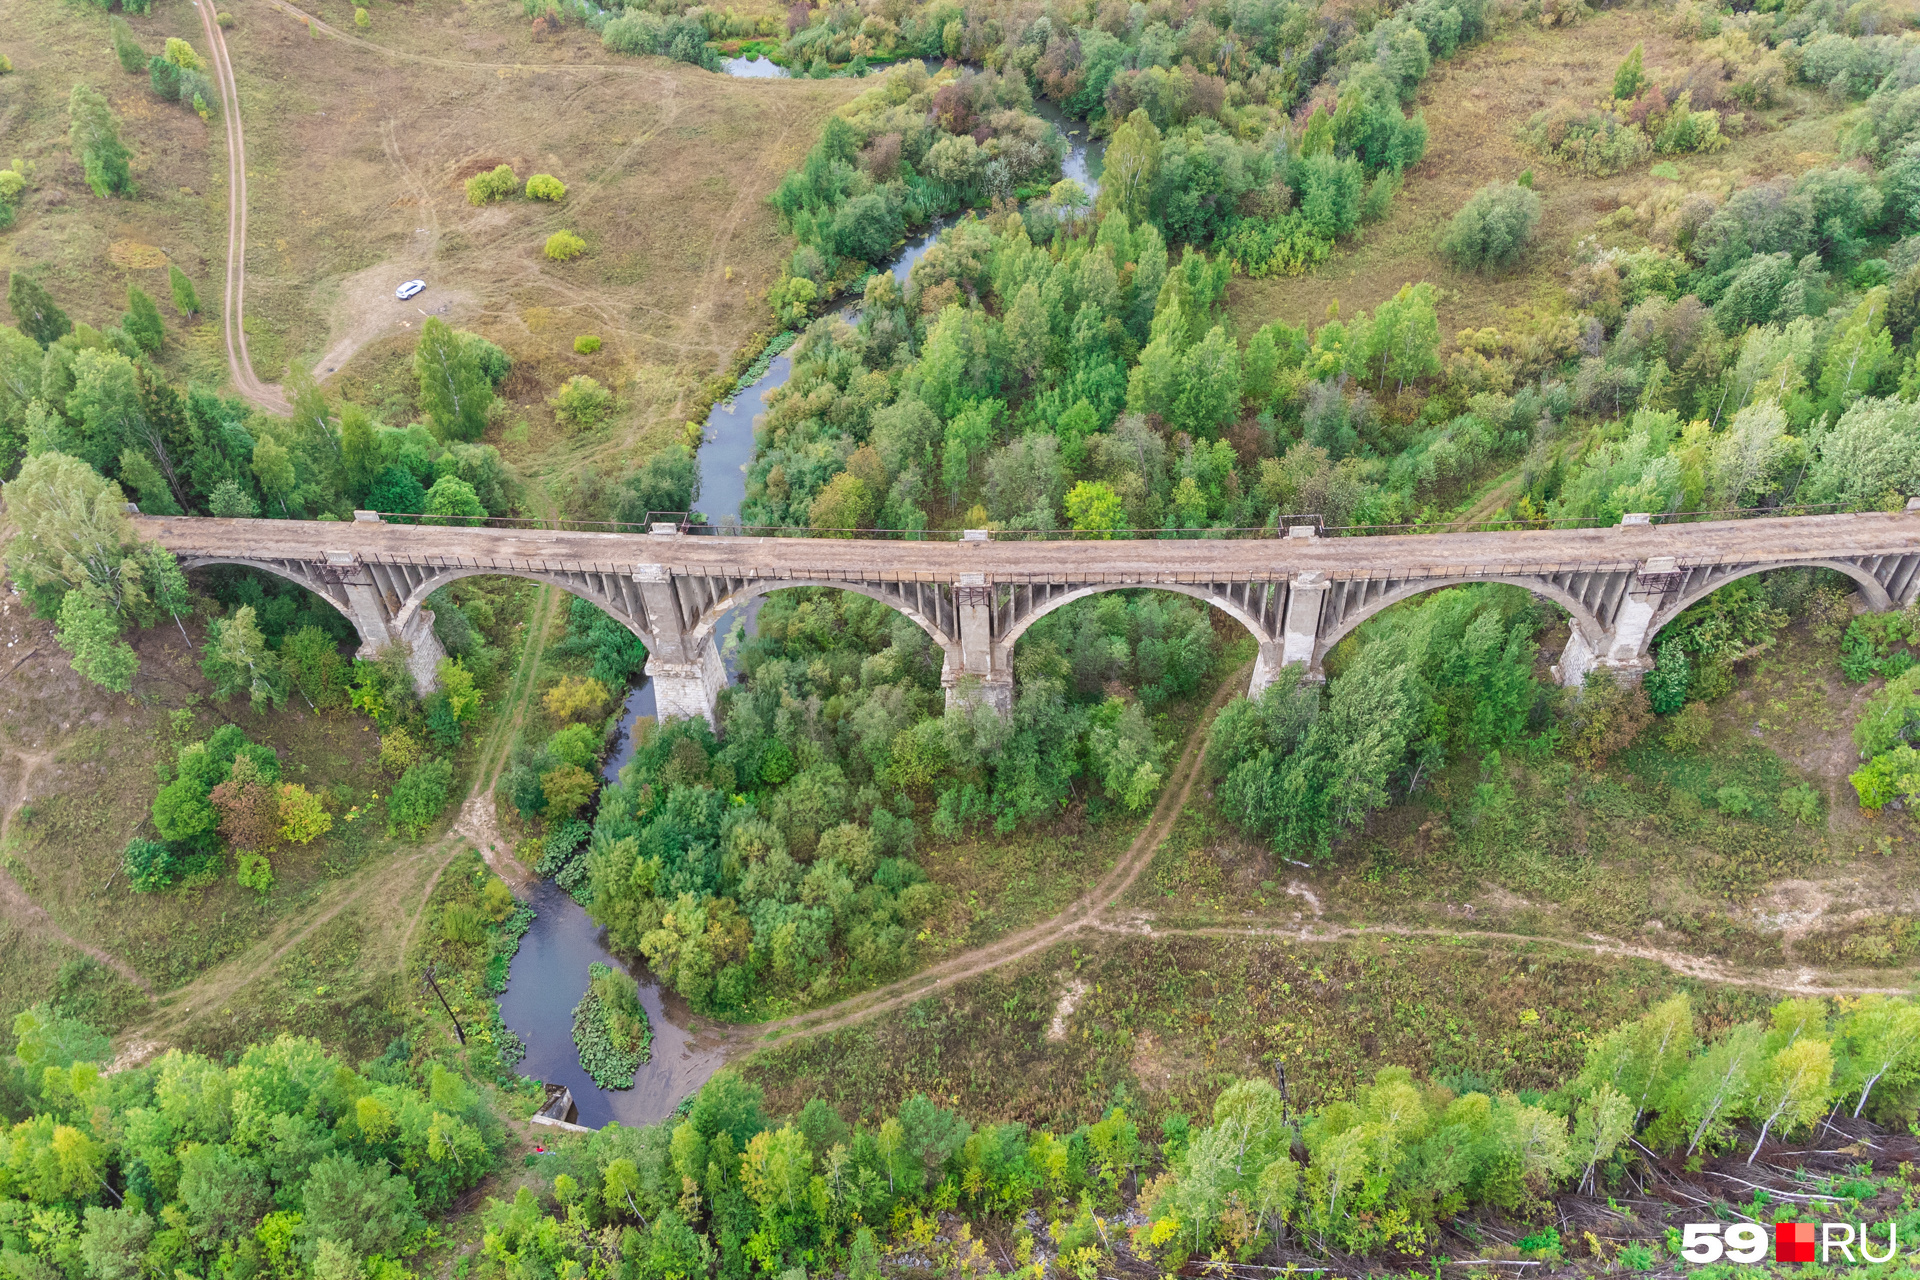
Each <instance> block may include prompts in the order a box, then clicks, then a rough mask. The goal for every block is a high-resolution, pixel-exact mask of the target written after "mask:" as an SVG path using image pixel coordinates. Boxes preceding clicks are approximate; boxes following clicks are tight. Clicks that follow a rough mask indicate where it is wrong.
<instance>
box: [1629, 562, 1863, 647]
mask: <svg viewBox="0 0 1920 1280" xmlns="http://www.w3.org/2000/svg"><path fill="white" fill-rule="evenodd" d="M1776 569H1832V570H1835V571H1836V572H1839V573H1844V574H1846V575H1847V576H1848V577H1849V578H1852V579H1853V581H1854V583H1855V584H1856V585H1857V586H1858V587H1859V588H1860V595H1861V596H1862V598H1864V599H1865V600H1866V602H1867V605H1868V607H1869V608H1871V609H1872V610H1873V611H1874V612H1875V613H1884V612H1885V611H1887V610H1888V609H1891V608H1893V607H1895V605H1896V604H1897V603H1898V602H1897V601H1895V600H1894V598H1893V597H1892V596H1891V595H1890V594H1889V593H1888V592H1887V589H1886V587H1885V586H1883V585H1882V584H1881V582H1880V580H1879V579H1878V578H1875V577H1874V576H1873V575H1872V574H1871V573H1869V572H1868V571H1867V570H1865V569H1863V568H1861V567H1860V566H1859V565H1857V564H1851V563H1849V562H1848V561H1845V560H1781V561H1778V562H1774V563H1769V564H1753V565H1736V566H1733V567H1731V568H1730V569H1729V570H1728V571H1727V572H1726V573H1724V574H1722V575H1720V576H1719V577H1709V579H1708V581H1707V582H1706V583H1705V585H1703V586H1700V587H1696V588H1695V589H1694V590H1692V591H1689V592H1683V593H1682V594H1681V596H1680V598H1679V599H1678V600H1675V601H1674V602H1673V603H1672V604H1669V605H1663V606H1662V607H1661V609H1660V612H1659V613H1658V614H1657V615H1656V616H1655V617H1654V620H1653V623H1652V625H1650V626H1649V627H1648V628H1647V634H1646V637H1645V638H1644V639H1643V640H1642V641H1641V642H1640V651H1639V653H1638V654H1636V655H1635V656H1636V657H1645V656H1646V655H1647V654H1649V653H1651V652H1652V651H1653V641H1654V637H1655V636H1657V635H1659V634H1660V632H1661V631H1662V630H1664V629H1665V628H1666V627H1667V625H1668V624H1670V623H1672V622H1673V621H1674V620H1675V619H1677V618H1678V617H1679V616H1680V615H1681V614H1683V613H1685V612H1686V611H1687V610H1689V609H1691V608H1692V607H1693V606H1694V605H1696V604H1699V603H1700V602H1701V601H1702V600H1705V599H1706V598H1707V597H1708V596H1710V595H1712V594H1713V593H1714V592H1716V591H1718V590H1719V589H1720V588H1722V587H1724V586H1728V585H1730V584H1732V583H1735V582H1738V581H1740V579H1742V578H1750V577H1752V576H1753V575H1754V574H1756V573H1772V572H1774V571H1775V570H1776Z"/></svg>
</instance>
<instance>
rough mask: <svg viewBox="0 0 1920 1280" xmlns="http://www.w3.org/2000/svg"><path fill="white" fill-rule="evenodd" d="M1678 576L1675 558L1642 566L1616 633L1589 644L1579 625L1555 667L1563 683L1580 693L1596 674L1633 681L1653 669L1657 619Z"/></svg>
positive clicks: (1615, 617) (1630, 587)
mask: <svg viewBox="0 0 1920 1280" xmlns="http://www.w3.org/2000/svg"><path fill="white" fill-rule="evenodd" d="M1674 572H1675V571H1674V562H1673V559H1672V558H1671V557H1659V558H1656V559H1652V560H1649V561H1647V562H1646V563H1645V564H1643V565H1641V566H1640V567H1639V569H1638V570H1637V571H1635V573H1634V576H1633V578H1632V580H1631V581H1630V582H1629V583H1628V584H1627V594H1626V596H1625V597H1624V598H1623V599H1622V600H1621V601H1620V608H1619V610H1618V611H1617V612H1616V613H1615V614H1614V615H1613V627H1612V629H1611V630H1609V631H1608V632H1607V633H1606V634H1605V635H1603V636H1601V637H1600V643H1599V644H1597V645H1590V644H1588V643H1587V638H1586V637H1585V636H1583V635H1581V634H1580V628H1579V625H1578V624H1575V626H1574V628H1573V634H1572V636H1570V637H1569V638H1568V640H1567V647H1566V651H1565V652H1564V653H1562V654H1561V656H1560V661H1559V662H1558V663H1557V664H1555V666H1554V671H1555V673H1556V674H1557V675H1558V676H1559V677H1560V683H1561V684H1562V685H1564V686H1565V687H1567V688H1569V689H1577V688H1579V687H1580V686H1581V685H1582V684H1584V683H1585V682H1586V679H1587V674H1588V673H1589V672H1592V671H1611V672H1612V673H1613V675H1614V678H1615V679H1618V680H1631V681H1638V680H1639V679H1640V677H1641V676H1643V675H1645V674H1646V673H1647V671H1648V670H1649V669H1650V668H1651V667H1652V666H1653V660H1652V658H1651V657H1650V656H1649V655H1648V653H1647V648H1648V645H1649V644H1650V642H1651V641H1652V639H1653V619H1654V615H1655V614H1657V613H1658V612H1659V611H1660V605H1661V601H1662V598H1663V593H1664V592H1665V590H1666V588H1667V585H1668V581H1669V579H1671V578H1672V576H1673V575H1674Z"/></svg>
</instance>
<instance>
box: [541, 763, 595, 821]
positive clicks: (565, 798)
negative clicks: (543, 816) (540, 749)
mask: <svg viewBox="0 0 1920 1280" xmlns="http://www.w3.org/2000/svg"><path fill="white" fill-rule="evenodd" d="M597 785H598V784H597V783H595V782H594V780H593V775H592V774H590V773H588V772H587V771H586V770H585V769H582V768H581V767H580V766H579V765H577V764H563V765H561V766H560V767H559V768H557V769H552V770H549V771H548V772H546V773H544V774H542V775H541V776H540V794H541V795H542V796H543V797H544V798H545V799H546V802H547V807H546V813H547V816H548V817H559V818H571V817H572V816H573V815H574V814H576V813H578V812H580V807H581V806H582V805H584V804H586V802H587V801H589V800H591V799H592V798H593V792H594V788H595V787H596V786H597Z"/></svg>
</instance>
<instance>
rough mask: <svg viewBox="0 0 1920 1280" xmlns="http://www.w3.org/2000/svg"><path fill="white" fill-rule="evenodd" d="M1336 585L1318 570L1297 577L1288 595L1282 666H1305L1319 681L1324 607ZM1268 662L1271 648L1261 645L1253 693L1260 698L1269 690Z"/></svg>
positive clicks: (1281, 653) (1254, 676)
mask: <svg viewBox="0 0 1920 1280" xmlns="http://www.w3.org/2000/svg"><path fill="white" fill-rule="evenodd" d="M1332 585H1333V584H1332V583H1330V582H1328V581H1327V579H1326V575H1325V574H1322V573H1321V572H1320V571H1319V570H1318V569H1309V570H1307V571H1306V572H1305V573H1301V574H1297V575H1295V577H1294V579H1293V582H1292V584H1291V585H1290V586H1289V588H1288V591H1287V620H1286V625H1285V628H1284V629H1283V630H1282V632H1281V634H1280V655H1279V665H1280V666H1282V667H1290V666H1292V665H1293V664H1294V663H1296V662H1304V663H1306V665H1307V674H1308V675H1310V676H1313V677H1314V678H1315V679H1318V678H1319V677H1320V674H1321V672H1320V659H1319V655H1318V653H1317V650H1318V649H1319V647H1320V615H1321V613H1322V609H1321V606H1322V605H1323V604H1324V603H1325V602H1326V599H1327V591H1328V589H1329V588H1330V587H1331V586H1332ZM1266 661H1267V646H1265V645H1261V646H1260V664H1259V665H1256V666H1255V667H1254V669H1253V681H1254V684H1255V685H1256V686H1257V688H1255V689H1254V690H1253V691H1252V692H1253V693H1256V694H1257V693H1258V692H1259V691H1260V689H1264V688H1265V687H1266V684H1265V683H1263V682H1262V681H1261V678H1260V673H1261V668H1262V667H1263V666H1264V665H1265V664H1266ZM1277 669H1278V668H1275V670H1277ZM1273 675H1274V672H1273V671H1269V672H1268V673H1267V677H1266V679H1267V681H1268V682H1271V681H1272V679H1273Z"/></svg>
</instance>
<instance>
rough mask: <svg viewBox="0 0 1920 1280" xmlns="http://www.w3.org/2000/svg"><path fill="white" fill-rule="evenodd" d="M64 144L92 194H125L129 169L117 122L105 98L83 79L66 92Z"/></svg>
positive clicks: (130, 186) (130, 182)
mask: <svg viewBox="0 0 1920 1280" xmlns="http://www.w3.org/2000/svg"><path fill="white" fill-rule="evenodd" d="M67 118H68V120H69V124H68V127H67V146H68V147H69V149H71V150H72V152H73V158H74V159H75V160H77V161H79V162H80V167H81V168H82V169H83V170H84V171H85V172H86V176H87V186H88V187H89V188H90V189H92V191H93V194H95V195H96V196H110V195H129V194H131V193H132V191H133V171H132V170H131V169H129V168H128V167H127V158H128V155H129V153H128V151H127V148H126V146H125V145H124V144H123V143H122V142H121V141H120V124H119V122H118V121H117V120H115V119H114V118H113V111H112V110H111V109H110V108H109V107H108V106H107V100H106V98H105V97H104V96H103V95H102V94H101V93H100V91H99V90H97V89H95V88H94V87H93V86H92V85H89V84H88V83H87V82H86V81H84V80H76V81H75V82H74V85H73V92H72V93H70V94H68V95H67Z"/></svg>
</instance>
